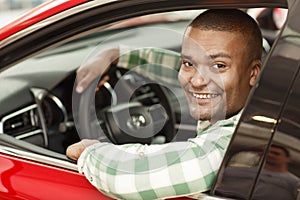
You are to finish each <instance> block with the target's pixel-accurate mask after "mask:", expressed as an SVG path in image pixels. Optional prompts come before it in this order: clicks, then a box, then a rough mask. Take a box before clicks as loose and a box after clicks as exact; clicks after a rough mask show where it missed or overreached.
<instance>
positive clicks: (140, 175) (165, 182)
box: [78, 49, 240, 200]
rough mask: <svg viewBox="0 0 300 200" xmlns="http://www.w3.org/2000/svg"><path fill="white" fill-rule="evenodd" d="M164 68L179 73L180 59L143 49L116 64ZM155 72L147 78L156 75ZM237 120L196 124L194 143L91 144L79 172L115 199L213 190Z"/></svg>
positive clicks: (183, 194)
mask: <svg viewBox="0 0 300 200" xmlns="http://www.w3.org/2000/svg"><path fill="white" fill-rule="evenodd" d="M164 62H167V63H166V65H169V63H172V64H174V65H173V66H176V67H178V68H177V69H179V66H180V57H179V55H178V54H177V53H173V52H168V51H163V50H156V49H143V50H138V51H133V52H132V53H129V54H126V55H124V57H121V58H120V60H119V64H120V65H122V66H123V67H126V68H132V67H135V66H136V65H142V64H147V63H157V64H161V63H163V64H164ZM155 70H156V71H155ZM155 70H153V69H152V70H151V71H149V73H154V74H157V69H155ZM161 73H164V71H161ZM147 75H148V74H147ZM167 75H168V76H167V80H166V81H168V82H169V81H171V82H172V81H174V82H176V80H177V76H176V77H173V78H172V76H173V75H170V74H169V73H167ZM239 117H240V113H239V114H238V115H235V116H233V117H231V118H229V119H226V120H220V121H218V122H216V123H215V124H213V125H210V124H209V123H207V122H206V121H205V122H201V121H199V122H198V127H197V135H196V137H195V138H192V139H189V140H188V141H185V142H171V143H167V144H153V145H142V144H125V145H114V144H111V143H98V144H94V145H92V146H89V147H88V148H86V149H85V151H84V152H83V153H82V154H81V156H80V158H79V160H78V169H79V172H80V173H83V174H84V175H85V176H86V178H87V179H88V180H89V181H90V182H91V184H92V185H94V186H95V187H96V188H97V189H98V190H100V191H101V192H103V193H104V194H106V195H108V196H110V197H112V198H116V199H129V200H135V199H136V200H140V199H149V200H150V199H151V200H152V199H162V198H170V197H175V196H187V195H195V194H198V193H201V192H203V191H207V190H209V189H210V188H211V186H212V184H213V182H214V180H215V177H216V174H217V172H218V169H219V167H220V164H221V162H222V159H223V156H224V153H225V151H226V148H227V146H228V144H229V142H230V139H231V136H232V134H233V132H234V129H235V127H236V125H237V122H238V120H239Z"/></svg>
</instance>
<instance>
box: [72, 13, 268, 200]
mask: <svg viewBox="0 0 300 200" xmlns="http://www.w3.org/2000/svg"><path fill="white" fill-rule="evenodd" d="M261 54H262V37H261V33H260V30H259V28H258V26H257V24H256V22H255V21H254V20H253V19H252V18H251V17H250V16H248V15H247V14H245V13H244V12H242V11H240V10H208V11H205V12H204V13H202V14H200V15H199V16H198V17H197V18H196V19H194V20H193V21H192V22H191V24H190V25H189V26H188V27H187V29H186V32H185V37H184V39H183V43H182V52H181V55H179V54H177V53H174V52H170V51H165V50H161V49H155V48H147V49H139V50H134V51H132V52H130V53H129V54H127V55H126V56H125V55H124V56H123V55H122V56H121V57H120V58H119V63H118V65H119V66H123V67H127V68H130V67H134V66H137V65H140V64H145V63H151V64H153V63H154V64H163V65H164V63H163V62H164V61H167V63H166V65H170V63H173V64H174V66H177V67H178V68H179V75H178V79H179V82H180V84H181V86H182V88H183V90H184V93H185V96H186V98H187V101H188V103H189V108H190V113H191V115H192V116H193V117H194V118H195V119H197V120H199V122H198V128H197V136H196V137H195V138H191V139H189V140H188V141H186V142H172V143H168V144H161V145H158V144H156V145H142V144H126V145H114V144H110V143H102V142H98V141H94V140H92V141H91V140H82V141H81V142H79V143H76V144H74V145H72V146H70V147H69V148H68V149H67V155H68V156H69V157H70V158H73V159H75V160H77V159H78V158H79V159H78V168H79V171H80V172H82V173H84V175H85V176H86V177H87V178H88V179H89V180H90V182H91V183H92V184H93V185H94V186H95V187H96V188H98V189H99V190H100V191H102V192H104V193H105V194H107V195H109V196H112V197H114V198H118V199H131V200H133V199H159V198H167V197H174V196H183V195H193V194H198V193H201V192H203V191H207V190H209V189H210V188H211V186H212V184H213V182H214V180H215V177H216V174H217V172H218V169H219V166H220V164H221V162H222V158H223V156H224V153H225V151H226V149H227V146H228V144H229V142H230V139H231V136H232V134H233V132H234V129H235V127H236V125H237V122H238V120H239V117H240V114H241V111H242V109H243V107H244V105H245V102H246V99H247V97H248V94H249V92H250V90H251V88H252V87H253V86H254V84H255V82H256V79H257V77H258V74H259V72H260V68H261V61H260V59H261ZM118 56H119V51H118V50H108V51H105V52H102V53H101V54H99V55H97V56H96V57H97V59H95V60H94V61H93V62H90V63H89V65H87V66H85V67H84V68H81V69H79V71H78V79H79V82H78V86H77V91H79V92H81V91H82V90H83V89H84V88H85V87H86V86H87V85H88V83H90V82H91V80H93V79H94V78H96V77H97V76H99V75H101V73H102V72H103V71H105V69H103V68H102V69H99V64H100V63H101V64H102V66H103V63H105V64H107V66H108V65H109V64H110V63H111V62H112V61H114V60H115V58H116V57H118ZM133 57H134V58H136V59H131V58H133ZM129 61H130V62H132V61H134V63H130V62H129ZM100 66H101V65H100ZM204 124H205V125H204Z"/></svg>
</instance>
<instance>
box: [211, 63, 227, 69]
mask: <svg viewBox="0 0 300 200" xmlns="http://www.w3.org/2000/svg"><path fill="white" fill-rule="evenodd" d="M211 67H212V68H215V69H223V68H225V67H226V65H224V64H220V63H216V64H213V65H212V66H211Z"/></svg>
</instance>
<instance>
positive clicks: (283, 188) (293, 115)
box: [212, 3, 300, 200]
mask: <svg viewBox="0 0 300 200" xmlns="http://www.w3.org/2000/svg"><path fill="white" fill-rule="evenodd" d="M290 6H292V7H293V9H290V10H289V15H290V16H289V17H288V19H287V22H286V25H285V27H284V29H283V30H282V32H281V34H280V37H279V39H277V41H275V44H274V46H273V48H272V49H271V52H270V54H269V56H268V57H267V60H266V63H265V65H264V69H263V72H262V74H261V78H260V80H259V82H258V83H257V86H256V89H255V91H254V92H253V94H252V96H251V99H250V101H249V102H248V104H247V106H246V108H245V110H244V114H243V117H242V120H241V121H240V123H239V125H238V128H237V130H236V133H235V135H234V138H233V140H232V142H231V144H230V147H229V149H228V151H227V155H226V157H225V159H224V161H223V165H222V168H221V171H220V173H219V176H218V180H217V182H216V184H215V187H214V190H213V191H212V193H214V195H216V196H222V197H230V198H238V199H256V200H258V199H298V198H299V180H300V179H299V177H300V171H299V164H300V163H299V150H300V149H299V127H300V126H299V125H300V121H299V119H300V112H299V92H300V90H299V81H300V79H299V78H300V76H299V58H300V54H299V50H300V45H299V44H300V37H299V36H300V35H299V27H300V23H299V21H297V20H296V17H295V12H297V11H296V10H299V8H300V5H299V3H295V4H293V5H290Z"/></svg>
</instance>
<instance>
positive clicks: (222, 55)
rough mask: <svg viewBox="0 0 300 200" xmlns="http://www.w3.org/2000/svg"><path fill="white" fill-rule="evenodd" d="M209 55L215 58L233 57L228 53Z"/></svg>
mask: <svg viewBox="0 0 300 200" xmlns="http://www.w3.org/2000/svg"><path fill="white" fill-rule="evenodd" d="M209 57H210V58H211V59H215V58H219V57H223V58H230V59H231V56H230V55H229V54H227V53H216V54H211V55H209Z"/></svg>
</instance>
